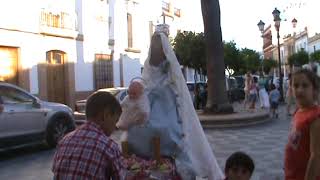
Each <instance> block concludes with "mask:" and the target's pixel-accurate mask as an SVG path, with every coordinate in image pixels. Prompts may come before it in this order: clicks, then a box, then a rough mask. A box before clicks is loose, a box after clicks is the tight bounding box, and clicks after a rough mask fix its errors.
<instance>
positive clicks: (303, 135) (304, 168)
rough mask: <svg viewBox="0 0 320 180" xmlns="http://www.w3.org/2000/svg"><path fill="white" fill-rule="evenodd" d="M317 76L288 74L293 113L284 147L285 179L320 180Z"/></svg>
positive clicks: (303, 70) (319, 123)
mask: <svg viewBox="0 0 320 180" xmlns="http://www.w3.org/2000/svg"><path fill="white" fill-rule="evenodd" d="M318 83H319V82H318V77H317V76H316V75H315V74H314V73H313V72H312V71H310V70H307V69H301V70H298V71H296V72H295V73H294V74H293V75H292V82H291V85H292V92H293V96H294V98H295V101H296V105H297V110H296V112H295V113H294V116H293V121H292V125H291V129H290V131H289V138H288V143H287V145H286V148H285V160H284V165H285V168H284V172H285V179H286V180H320V133H319V131H320V106H319V105H316V101H317V97H318V92H319V84H318Z"/></svg>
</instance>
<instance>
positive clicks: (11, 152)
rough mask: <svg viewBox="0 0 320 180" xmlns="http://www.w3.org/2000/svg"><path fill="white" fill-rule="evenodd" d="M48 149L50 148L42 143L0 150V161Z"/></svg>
mask: <svg viewBox="0 0 320 180" xmlns="http://www.w3.org/2000/svg"><path fill="white" fill-rule="evenodd" d="M48 150H52V149H51V148H49V147H48V146H46V145H44V144H38V145H31V146H24V147H20V148H15V149H8V150H3V151H0V161H6V160H10V159H15V158H18V157H23V156H27V155H32V154H37V153H40V152H44V151H48Z"/></svg>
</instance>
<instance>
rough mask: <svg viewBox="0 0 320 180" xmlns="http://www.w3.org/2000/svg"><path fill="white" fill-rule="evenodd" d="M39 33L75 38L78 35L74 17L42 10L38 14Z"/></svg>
mask: <svg viewBox="0 0 320 180" xmlns="http://www.w3.org/2000/svg"><path fill="white" fill-rule="evenodd" d="M39 24H40V33H43V34H50V35H56V36H63V37H72V38H75V37H77V35H78V32H77V25H76V17H75V16H73V15H71V14H69V13H67V12H59V13H53V12H51V11H49V10H46V9H43V10H42V11H41V14H40V23H39Z"/></svg>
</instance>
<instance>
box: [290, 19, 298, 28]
mask: <svg viewBox="0 0 320 180" xmlns="http://www.w3.org/2000/svg"><path fill="white" fill-rule="evenodd" d="M291 23H292V27H293V28H296V27H297V23H298V21H297V19H296V18H293V19H292V21H291Z"/></svg>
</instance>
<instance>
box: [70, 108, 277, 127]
mask: <svg viewBox="0 0 320 180" xmlns="http://www.w3.org/2000/svg"><path fill="white" fill-rule="evenodd" d="M74 117H75V122H76V124H77V125H81V124H83V123H85V122H86V120H85V119H86V117H85V115H84V114H83V113H78V112H75V113H74ZM198 117H199V119H200V123H201V125H202V127H203V128H204V129H214V128H233V127H244V126H253V125H257V124H262V123H266V122H269V121H271V120H272V118H270V116H269V113H267V112H258V113H233V114H226V115H202V114H201V113H198Z"/></svg>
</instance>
